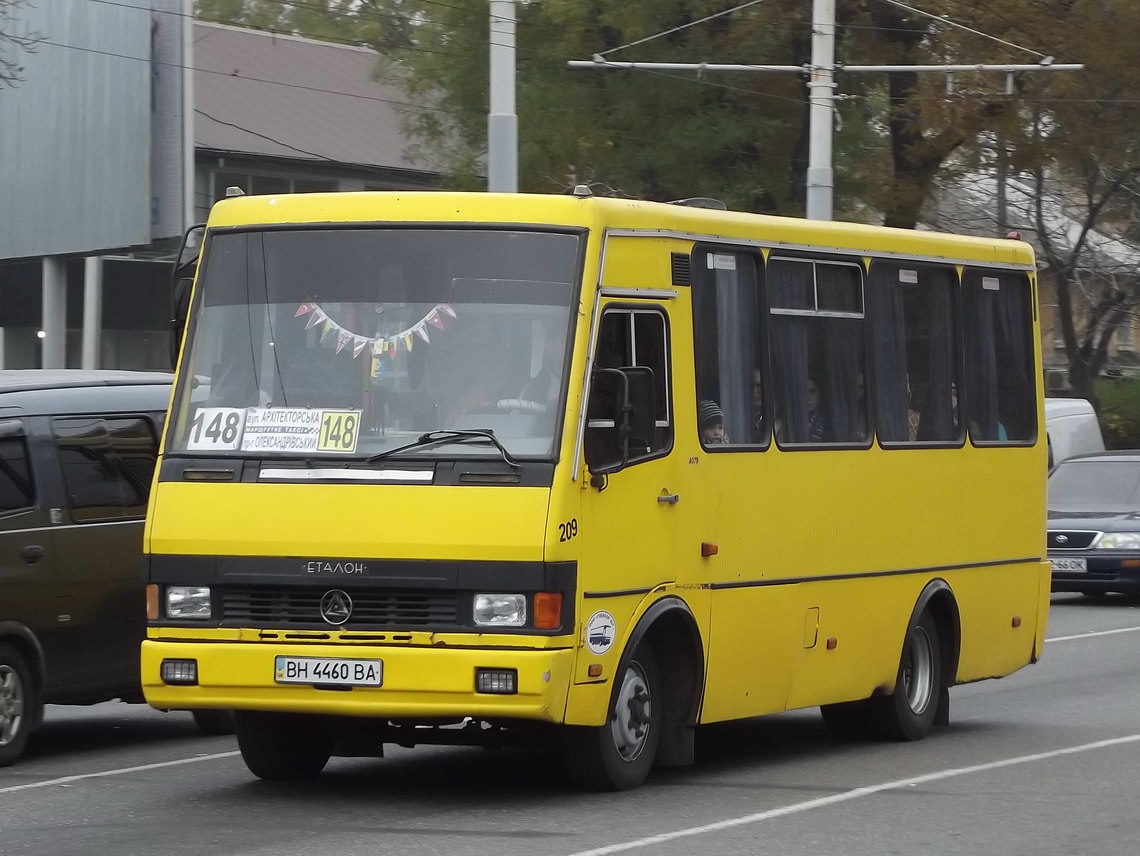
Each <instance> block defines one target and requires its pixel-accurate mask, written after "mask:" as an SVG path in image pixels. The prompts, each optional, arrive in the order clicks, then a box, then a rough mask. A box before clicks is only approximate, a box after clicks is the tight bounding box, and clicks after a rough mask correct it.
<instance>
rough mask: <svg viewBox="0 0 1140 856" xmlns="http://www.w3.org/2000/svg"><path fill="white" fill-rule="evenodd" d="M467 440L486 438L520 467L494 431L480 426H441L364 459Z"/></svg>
mask: <svg viewBox="0 0 1140 856" xmlns="http://www.w3.org/2000/svg"><path fill="white" fill-rule="evenodd" d="M469 440H486V441H488V442H490V443H491V444H492V445H494V447H495V448H496V449H498V450H499V452H500V453H501V454H502V456H503V460H504V461H506V462H507V463H508V464H509V465H510V466H512V467H514V468H515V469H516V470H517V469H521V468H522V467H521V465H520V464H519V462H518V461H516V460H515V459H514V458H512V457H511V453H510V452H508V451H507V447H506V446H504V445H503V444H502V443H500V442H499V439H498V438H497V437H496V436H495V432H494V431H492V430H490V429H489V428H488V429H486V430H484V429H480V428H463V429H452V428H442V429H440V430H439V431H428V432H427V433H426V434H421V435H420V436H419V437H417V438H416V439H415V440H413V441H412V442H411V443H405V444H404V445H403V446H397V447H396V448H395V449H388V450H387V451H386V452H380V453H378V454H375V455H372V456H371V457H368V458H366V459H365V463H367V464H372V463H375V462H376V461H380V460H383V459H384V458H390V457H392V456H393V455H395V454H396V453H398V452H404V451H407V450H408V449H418V448H420V447H422V446H432V445H435V444H436V443H466V442H468V441H469Z"/></svg>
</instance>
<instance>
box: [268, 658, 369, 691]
mask: <svg viewBox="0 0 1140 856" xmlns="http://www.w3.org/2000/svg"><path fill="white" fill-rule="evenodd" d="M274 680H276V681H277V683H279V684H348V685H351V686H361V687H378V686H380V685H381V684H382V683H383V682H384V661H383V660H346V659H342V658H339V657H277V658H276V661H275V663H274Z"/></svg>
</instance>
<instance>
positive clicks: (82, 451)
mask: <svg viewBox="0 0 1140 856" xmlns="http://www.w3.org/2000/svg"><path fill="white" fill-rule="evenodd" d="M52 424H53V430H54V432H55V437H56V445H57V446H58V447H59V460H60V464H61V466H62V467H63V481H64V484H65V486H66V488H67V504H68V507H69V508H70V509H71V515H72V517H73V518H74V519H75V520H76V521H80V522H82V521H94V520H115V519H120V518H133V517H142V516H143V515H144V514H145V513H146V501H147V495H148V494H149V492H150V482H151V476H153V475H154V466H155V458H156V455H157V450H158V443H157V441H156V440H155V433H154V429H153V428H152V427H151V424H150V422H149V421H148V420H146V419H143V418H139V417H119V418H99V417H90V416H83V417H66V418H58V419H54V420H52Z"/></svg>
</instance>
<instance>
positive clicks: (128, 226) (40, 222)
mask: <svg viewBox="0 0 1140 856" xmlns="http://www.w3.org/2000/svg"><path fill="white" fill-rule="evenodd" d="M151 6H152V3H151V2H150V0H117V2H116V4H114V5H113V4H109V3H91V2H89V0H49V2H41V3H37V4H35V5H31V6H25V7H21V8H20V15H21V17H22V19H23V20H22V21H21V24H22V25H23V26H25V27H26V28H27V29H29V30H34V31H36V32H39V33H41V34H42V35H43V36H44V40H43V41H42V42H40V43H39V44H38V45H37V46H36V49H35V51H34V52H32V53H26V54H24V55H23V56H22V57H21V61H22V63H23V65H24V77H25V80H24V82H23V83H22V84H20V85H19V86H17V87H14V88H10V87H6V88H3V89H0V259H11V258H21V257H28V256H38V255H57V254H64V253H93V252H100V251H106V250H110V249H114V248H121V247H130V246H138V245H145V244H148V243H150V240H151V236H152V231H151V219H152V210H151V209H152V198H151V151H152V146H151V71H152V66H151V54H152V48H151V21H152V12H151V8H150V7H151Z"/></svg>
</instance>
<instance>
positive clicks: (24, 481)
mask: <svg viewBox="0 0 1140 856" xmlns="http://www.w3.org/2000/svg"><path fill="white" fill-rule="evenodd" d="M34 502H35V493H34V491H33V490H32V473H31V467H30V466H29V464H28V445H27V441H26V440H25V439H24V436H23V426H21V424H20V423H19V421H17V420H10V421H7V422H0V514H3V513H7V512H9V511H19V510H20V509H22V508H30V507H31V506H32V505H33V504H34Z"/></svg>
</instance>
